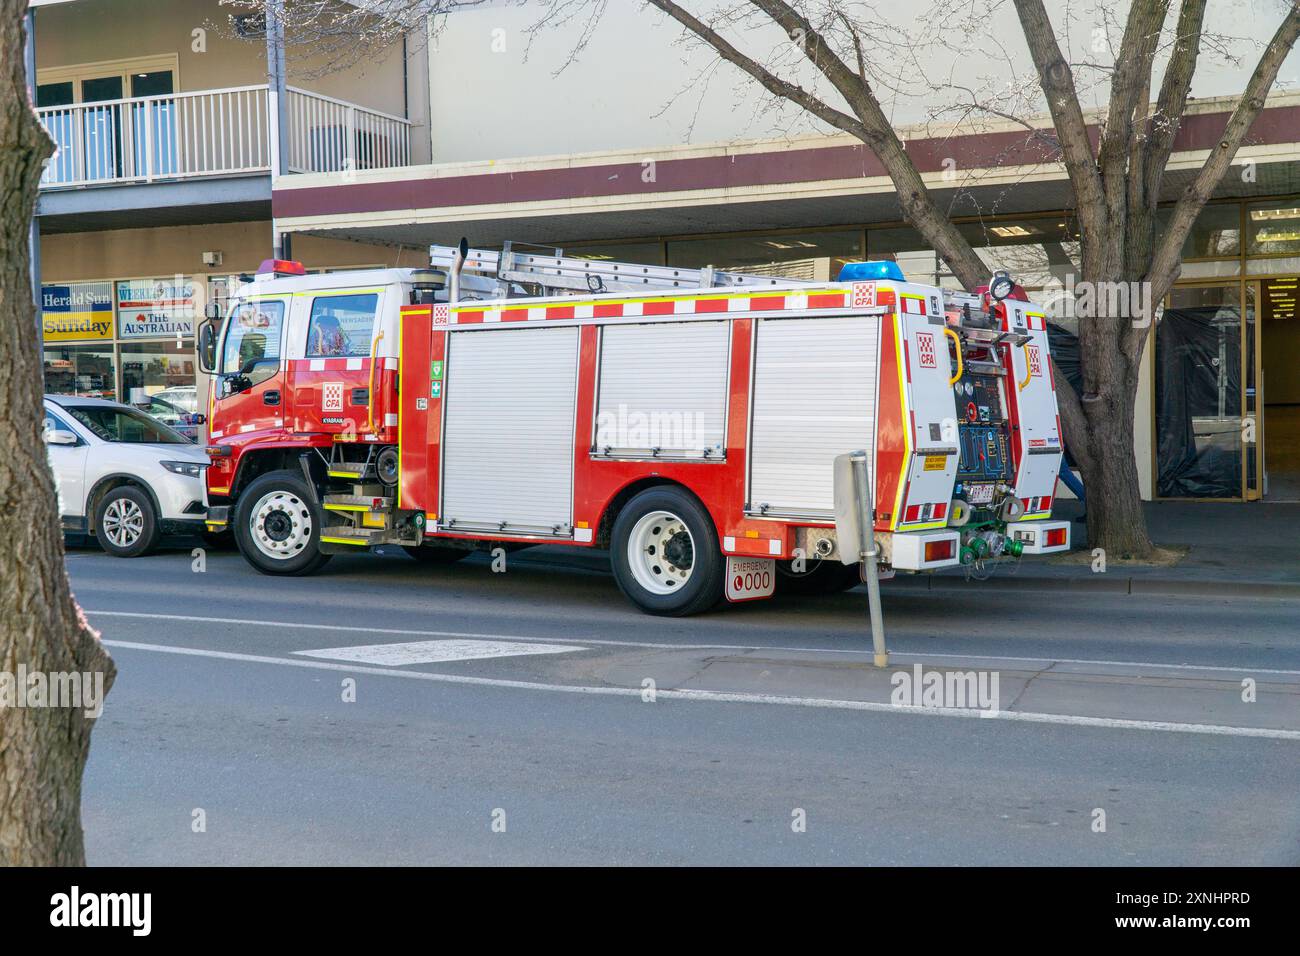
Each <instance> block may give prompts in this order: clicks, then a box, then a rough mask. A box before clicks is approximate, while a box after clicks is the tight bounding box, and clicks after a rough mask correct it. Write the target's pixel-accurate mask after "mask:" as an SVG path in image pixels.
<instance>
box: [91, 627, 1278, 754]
mask: <svg viewBox="0 0 1300 956" xmlns="http://www.w3.org/2000/svg"><path fill="white" fill-rule="evenodd" d="M104 644H105V645H106V646H108V647H116V648H120V649H123V650H133V651H147V652H151V653H155V654H181V655H184V656H188V657H209V658H214V659H216V660H224V661H243V662H247V663H252V664H278V665H280V666H281V667H311V668H316V669H318V670H330V671H342V672H344V673H347V674H376V675H382V676H384V677H405V678H409V679H411V680H424V681H432V682H434V683H437V684H469V685H473V686H477V687H502V688H509V689H512V690H532V691H544V692H547V693H552V694H587V695H591V696H598V697H634V698H637V699H638V700H639V699H640V698H641V694H642V693H643V691H642V690H641V689H640V688H639V687H588V686H585V685H581V684H545V683H541V682H538V681H523V680H502V679H500V678H492V677H468V676H465V675H461V674H431V673H429V672H428V671H397V670H388V669H385V668H380V667H366V666H364V665H361V666H352V665H348V664H333V663H328V662H326V661H304V660H295V659H292V658H287V657H266V656H262V655H257V654H235V653H233V652H230V651H207V650H202V649H201V648H195V647H169V646H167V645H163V644H137V643H135V642H133V641H104ZM655 696H656V698H662V699H664V700H683V701H703V702H711V703H730V704H775V705H779V706H785V707H814V708H820V709H825V710H859V711H869V712H874V713H884V714H916V715H921V716H926V717H973V718H977V719H979V718H983V719H987V720H990V721H992V720H1011V721H1017V722H1021V723H1031V724H1066V725H1069V726H1073V727H1108V728H1113V729H1119V730H1156V731H1164V732H1166V733H1182V734H1212V735H1216V736H1223V737H1262V738H1266V739H1270V740H1300V730H1275V729H1273V728H1269V727H1229V726H1225V725H1222V724H1184V723H1176V722H1172V721H1163V720H1125V719H1121V718H1118V717H1078V716H1074V715H1071V714H1039V713H1033V712H1030V711H1007V710H999V711H986V710H975V709H959V708H951V707H914V706H895V705H894V704H883V703H877V702H875V701H865V700H833V699H826V698H820V697H782V696H778V695H774V694H739V693H725V692H722V691H712V690H659V691H656V692H655Z"/></svg>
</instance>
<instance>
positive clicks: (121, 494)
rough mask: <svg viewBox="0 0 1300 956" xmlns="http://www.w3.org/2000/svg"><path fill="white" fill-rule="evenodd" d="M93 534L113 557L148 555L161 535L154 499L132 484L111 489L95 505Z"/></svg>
mask: <svg viewBox="0 0 1300 956" xmlns="http://www.w3.org/2000/svg"><path fill="white" fill-rule="evenodd" d="M95 537H96V538H97V539H98V540H99V546H100V547H101V548H103V549H104V550H105V551H106V552H107V553H109V554H111V555H112V556H113V557H115V558H138V557H140V556H141V555H142V554H148V553H149V552H150V551H152V550H153V549H154V547H155V546H156V545H157V544H158V538H159V537H161V534H160V531H159V528H158V513H157V512H156V511H155V510H154V506H153V499H152V498H150V497H149V495H148V494H147V493H146V492H145V491H143V490H141V489H140V488H135V487H133V486H131V485H119V486H118V487H116V488H113V489H112V490H111V491H109V492H107V493H106V494H105V495H104V497H102V498H100V499H99V504H98V505H97V506H96V508H95Z"/></svg>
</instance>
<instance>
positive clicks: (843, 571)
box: [776, 558, 862, 596]
mask: <svg viewBox="0 0 1300 956" xmlns="http://www.w3.org/2000/svg"><path fill="white" fill-rule="evenodd" d="M861 581H862V578H861V575H860V573H859V571H858V565H856V564H847V565H846V564H840V562H839V561H838V560H830V559H826V558H820V559H817V558H814V559H812V560H808V559H805V566H804V571H803V573H802V574H796V573H795V570H794V562H793V561H778V562H776V593H777V594H781V595H787V594H794V595H800V596H805V595H818V594H838V593H839V592H840V591H847V590H848V589H849V588H851V587H853V586H854V585H856V584H860V583H861Z"/></svg>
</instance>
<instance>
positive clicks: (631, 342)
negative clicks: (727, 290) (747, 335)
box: [595, 322, 731, 458]
mask: <svg viewBox="0 0 1300 956" xmlns="http://www.w3.org/2000/svg"><path fill="white" fill-rule="evenodd" d="M730 332H731V323H730V322H665V323H658V324H655V325H612V326H607V327H606V328H605V329H603V330H602V332H601V340H600V400H599V405H598V411H597V417H596V436H595V450H596V454H598V455H612V456H620V455H621V456H630V457H645V456H647V455H649V454H651V453H652V452H653V451H654V450H655V449H657V450H658V455H657V457H659V458H721V457H723V450H724V448H725V446H726V435H725V429H726V416H727V355H728V351H729V350H728V343H729V339H730Z"/></svg>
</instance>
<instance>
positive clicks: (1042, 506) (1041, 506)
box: [1038, 495, 1052, 511]
mask: <svg viewBox="0 0 1300 956" xmlns="http://www.w3.org/2000/svg"><path fill="white" fill-rule="evenodd" d="M1038 510H1039V511H1051V510H1052V496H1051V495H1048V496H1047V497H1046V498H1039V499H1038Z"/></svg>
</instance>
